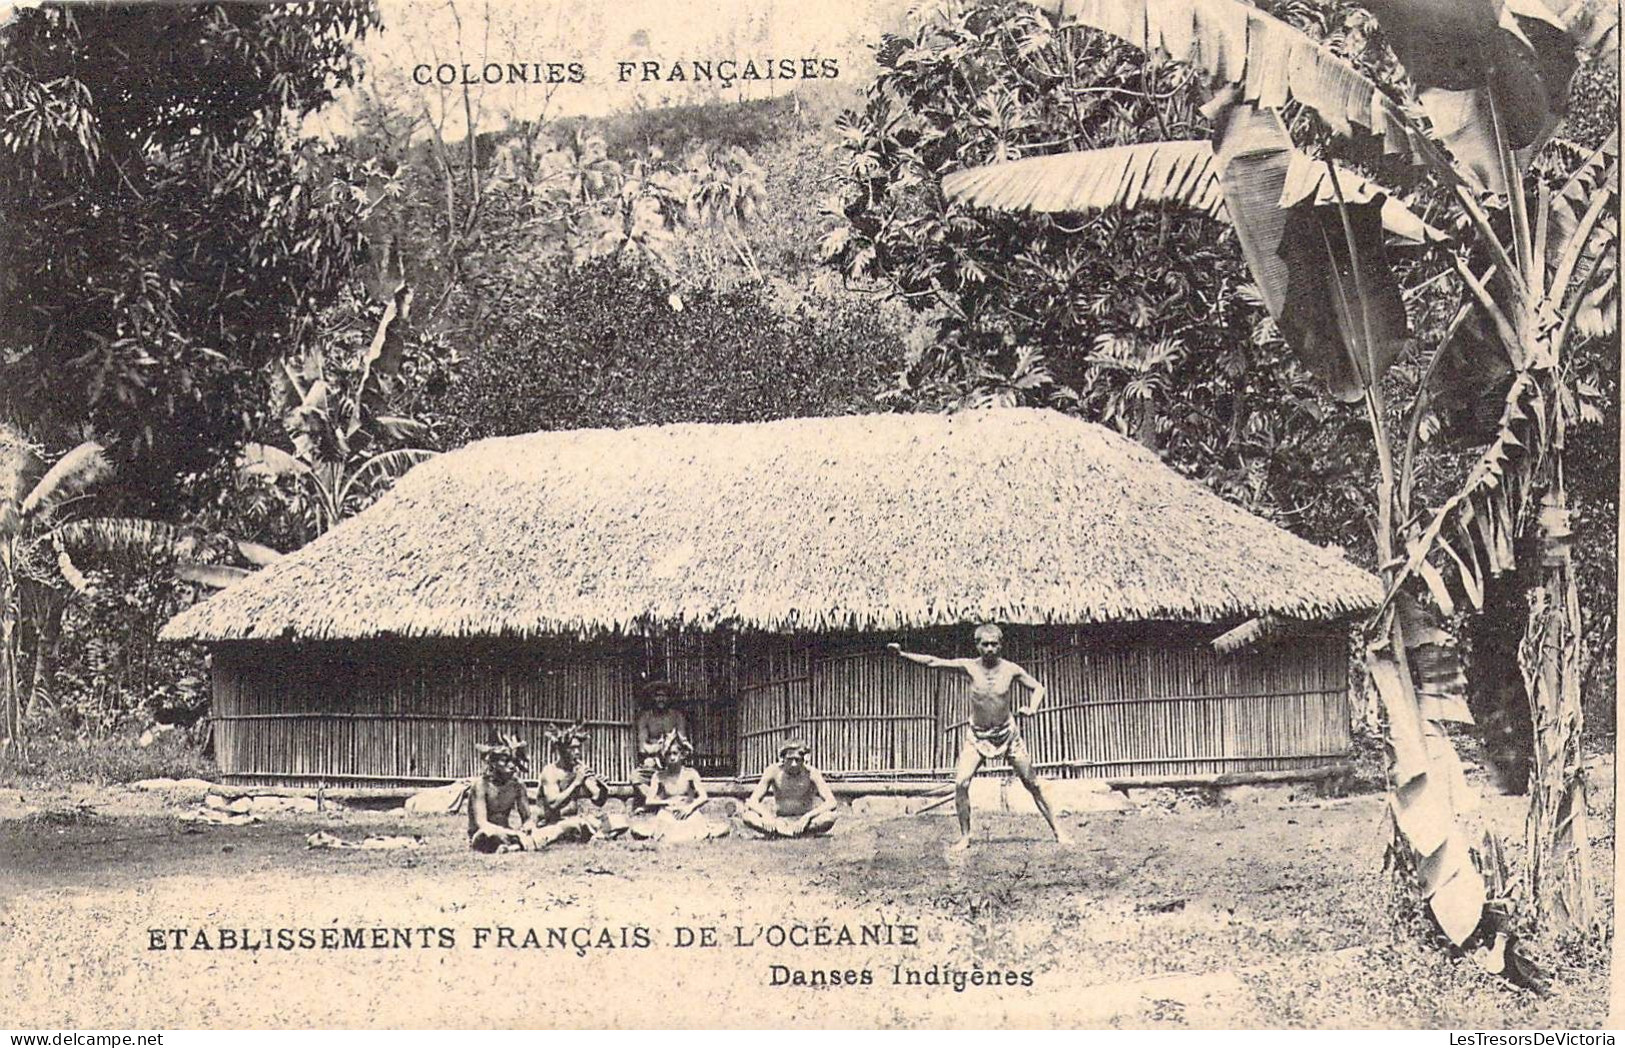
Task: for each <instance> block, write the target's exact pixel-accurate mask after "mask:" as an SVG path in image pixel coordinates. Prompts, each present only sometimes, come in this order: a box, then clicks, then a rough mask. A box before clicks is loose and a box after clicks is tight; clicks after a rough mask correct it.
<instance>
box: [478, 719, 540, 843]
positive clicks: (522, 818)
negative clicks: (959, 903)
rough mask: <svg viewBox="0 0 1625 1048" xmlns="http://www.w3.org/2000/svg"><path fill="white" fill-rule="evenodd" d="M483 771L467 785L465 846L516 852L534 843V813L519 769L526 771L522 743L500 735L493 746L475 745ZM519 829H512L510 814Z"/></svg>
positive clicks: (526, 765) (527, 767)
mask: <svg viewBox="0 0 1625 1048" xmlns="http://www.w3.org/2000/svg"><path fill="white" fill-rule="evenodd" d="M474 749H475V751H476V752H477V753H479V755H480V756H481V757H482V758H484V760H485V774H484V775H481V776H480V777H479V778H478V779H475V780H474V782H473V783H472V784H471V785H470V786H469V788H468V846H469V847H470V848H473V849H474V850H475V851H478V852H497V851H519V850H523V849H525V848H531V847H534V846H535V842H534V838H533V836H532V835H533V834H534V833H535V832H536V815H535V813H534V812H533V811H532V810H531V807H530V798H529V797H527V796H526V795H525V784H524V783H523V782H521V781H520V780H519V772H522V771H528V770H529V761H528V760H527V759H526V754H525V744H524V743H523V742H520V741H519V740H518V739H515V738H511V737H504V738H503V739H502V741H501V742H500V743H498V744H497V745H494V746H475V747H474ZM515 812H517V813H518V814H519V828H518V829H517V830H516V829H514V828H513V816H514V813H515Z"/></svg>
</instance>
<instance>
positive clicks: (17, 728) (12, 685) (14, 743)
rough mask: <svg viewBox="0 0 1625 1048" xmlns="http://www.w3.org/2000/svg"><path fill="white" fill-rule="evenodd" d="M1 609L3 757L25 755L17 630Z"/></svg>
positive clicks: (0, 732) (0, 753) (0, 726)
mask: <svg viewBox="0 0 1625 1048" xmlns="http://www.w3.org/2000/svg"><path fill="white" fill-rule="evenodd" d="M6 612H7V609H5V608H0V758H8V757H9V758H18V757H21V756H22V753H23V710H22V701H21V700H22V696H21V695H20V694H19V693H18V690H17V651H16V645H17V630H16V627H15V625H14V624H13V623H12V622H11V621H9V619H8V617H7V614H6Z"/></svg>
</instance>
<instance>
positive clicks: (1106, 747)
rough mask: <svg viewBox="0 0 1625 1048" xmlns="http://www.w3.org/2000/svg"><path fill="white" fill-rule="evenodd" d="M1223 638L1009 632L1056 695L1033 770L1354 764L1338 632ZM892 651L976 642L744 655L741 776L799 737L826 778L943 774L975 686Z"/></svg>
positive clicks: (1017, 657) (955, 638)
mask: <svg viewBox="0 0 1625 1048" xmlns="http://www.w3.org/2000/svg"><path fill="white" fill-rule="evenodd" d="M1218 632H1220V631H1219V630H1218V629H1215V628H1211V627H1209V628H1202V629H1190V628H1182V627H1173V626H1142V627H1135V628H1128V627H1089V628H1072V627H1061V628H1051V629H1015V628H1013V629H1007V630H1006V631H1005V656H1006V657H1007V658H1010V659H1012V660H1013V661H1015V662H1018V663H1020V664H1021V665H1022V666H1024V667H1025V668H1026V669H1027V671H1028V672H1029V673H1031V674H1032V675H1033V676H1034V677H1036V678H1037V679H1038V680H1039V681H1040V682H1041V683H1042V684H1044V685H1045V687H1046V688H1047V689H1048V695H1047V696H1046V698H1045V700H1044V705H1043V707H1042V708H1041V709H1040V711H1039V713H1038V715H1037V716H1035V717H1030V718H1025V719H1023V720H1022V722H1021V726H1022V732H1023V734H1024V736H1025V738H1026V740H1027V749H1028V752H1029V754H1030V755H1031V756H1032V759H1033V761H1034V763H1036V764H1037V765H1038V766H1039V767H1040V768H1041V769H1042V770H1043V771H1044V772H1045V773H1046V774H1047V775H1050V776H1054V777H1097V778H1120V777H1140V776H1152V775H1191V776H1199V775H1219V774H1223V773H1226V772H1237V771H1275V770H1290V769H1294V768H1311V767H1316V766H1318V765H1323V764H1325V763H1327V762H1328V761H1330V760H1333V759H1336V758H1338V757H1341V756H1344V755H1346V754H1347V753H1348V752H1349V749H1350V746H1351V744H1352V740H1351V737H1350V730H1349V725H1350V717H1349V703H1348V658H1347V641H1346V638H1345V636H1344V634H1342V633H1341V632H1336V631H1328V632H1327V633H1326V634H1324V635H1319V636H1311V637H1301V638H1295V639H1294V640H1292V641H1291V642H1290V643H1286V644H1282V645H1279V646H1274V647H1270V648H1266V649H1263V650H1260V651H1255V652H1248V653H1242V654H1236V655H1225V656H1221V655H1218V654H1215V653H1214V652H1213V651H1212V649H1211V648H1209V647H1208V646H1207V643H1206V642H1207V641H1208V640H1209V639H1211V637H1212V636H1213V635H1215V634H1216V633H1218ZM892 639H896V640H897V641H899V642H900V643H902V644H903V646H904V647H905V648H907V649H909V650H912V651H921V652H926V653H929V654H934V655H939V656H942V657H945V658H955V657H962V656H966V655H969V654H970V653H971V651H972V642H971V638H970V633H969V630H967V629H955V630H933V631H929V632H927V633H923V634H916V635H900V636H897V637H896V638H893V637H889V636H887V637H881V636H875V635H870V636H849V637H841V638H830V637H821V638H818V639H817V641H816V645H815V644H814V643H813V642H812V641H811V640H797V639H786V638H768V639H766V640H765V641H764V642H763V643H760V644H747V643H745V642H743V641H742V642H741V653H742V658H741V661H740V672H739V714H740V739H741V750H740V766H741V771H742V773H744V774H746V775H754V774H756V773H758V772H759V771H760V770H761V769H762V768H764V767H766V765H767V764H769V763H771V762H772V761H773V760H774V759H776V757H777V750H778V746H779V744H780V743H782V742H783V741H784V740H785V739H786V738H788V737H790V736H791V735H793V734H799V735H801V736H803V737H804V738H805V739H806V740H807V742H808V743H809V745H810V746H811V747H812V751H813V752H812V756H813V760H814V762H815V763H816V764H817V765H818V766H819V767H821V768H824V769H826V770H828V771H829V772H831V773H833V774H838V775H845V776H852V777H870V776H885V777H890V776H895V777H915V776H942V775H946V774H948V773H949V772H950V771H951V770H952V768H953V765H954V762H955V760H956V759H957V757H958V755H959V750H960V747H961V745H962V741H961V740H962V738H963V734H964V730H965V729H964V725H965V718H966V716H967V714H968V711H969V702H970V700H969V678H968V677H967V676H966V675H965V674H964V673H963V672H960V671H947V670H932V669H926V668H925V667H921V666H917V665H915V664H913V663H908V662H905V661H903V660H901V659H899V658H897V657H896V656H895V655H892V654H890V653H889V652H887V651H886V650H885V644H886V642H887V641H889V640H892ZM1018 690H1019V686H1018ZM1019 704H1020V703H1019V702H1018V703H1017V705H1019ZM991 763H992V766H993V767H994V768H995V769H998V768H1005V767H1007V764H1006V762H1004V761H1002V760H1000V761H994V762H991Z"/></svg>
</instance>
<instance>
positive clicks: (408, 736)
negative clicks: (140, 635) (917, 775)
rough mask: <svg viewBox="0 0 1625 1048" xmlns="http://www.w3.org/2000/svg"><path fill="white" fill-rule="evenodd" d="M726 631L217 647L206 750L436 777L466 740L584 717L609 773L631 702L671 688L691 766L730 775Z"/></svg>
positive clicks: (453, 774)
mask: <svg viewBox="0 0 1625 1048" xmlns="http://www.w3.org/2000/svg"><path fill="white" fill-rule="evenodd" d="M731 656H732V648H731V641H730V639H729V638H727V637H703V636H692V635H690V636H686V637H664V638H650V639H646V640H645V639H632V640H627V641H622V642H619V643H614V644H593V645H581V644H571V643H569V642H566V641H562V640H559V641H552V642H547V643H541V642H527V643H524V644H518V643H490V644H480V645H471V644H458V643H447V642H418V643H380V642H373V643H369V644H365V645H348V644H346V645H301V646H292V645H281V644H279V645H260V644H233V645H221V646H219V647H217V648H216V649H215V650H214V651H213V653H212V658H213V670H212V673H211V677H212V680H213V692H214V706H213V718H214V731H215V733H216V735H215V749H216V755H217V759H218V760H219V763H220V771H221V774H222V775H223V776H225V777H226V778H227V780H228V781H233V782H256V783H274V784H282V785H302V784H309V783H312V782H334V783H337V782H351V783H356V782H372V783H380V784H388V783H415V782H431V781H444V780H447V779H455V778H460V777H462V776H465V775H469V774H473V773H474V772H476V771H478V770H479V760H478V757H477V755H476V753H475V750H474V745H475V744H476V743H482V742H490V741H491V740H492V739H493V738H494V737H495V735H496V734H497V733H498V732H503V733H507V734H513V735H517V736H519V737H520V738H521V739H523V740H525V741H526V742H527V743H529V744H530V752H531V769H532V774H533V775H534V774H535V773H536V772H538V771H540V770H541V766H542V764H544V763H545V762H546V756H545V755H546V753H547V751H546V748H545V746H544V744H543V742H544V738H543V733H544V732H545V731H546V730H547V729H549V728H557V727H560V726H563V725H568V724H574V723H575V722H576V721H578V720H584V721H585V722H586V729H587V732H588V741H587V746H586V750H585V757H586V760H587V762H588V763H589V764H590V765H591V766H592V767H593V768H594V769H596V770H598V771H600V772H602V773H604V774H605V775H606V776H608V777H609V778H611V779H613V780H615V781H626V780H628V779H630V778H631V776H632V773H633V770H634V768H635V767H636V763H637V762H636V758H635V743H634V741H633V720H634V717H635V716H636V706H635V701H634V696H635V695H636V693H637V687H638V684H639V682H640V681H642V680H654V679H664V680H669V681H671V682H672V683H674V684H676V685H677V687H678V689H679V692H680V693H681V695H682V696H683V698H684V700H685V705H684V707H683V709H684V712H685V713H686V714H687V716H688V720H689V734H690V736H691V738H692V740H693V742H694V745H695V765H696V766H697V767H699V768H700V769H701V770H702V771H704V772H706V773H708V774H729V775H731V774H733V770H734V766H735V763H736V760H735V757H734V754H735V752H736V751H737V749H738V745H737V742H736V740H735V731H734V725H735V715H734V710H733V705H732V692H731V688H732V671H731V664H732V658H731Z"/></svg>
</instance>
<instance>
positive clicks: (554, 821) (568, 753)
mask: <svg viewBox="0 0 1625 1048" xmlns="http://www.w3.org/2000/svg"><path fill="white" fill-rule="evenodd" d="M548 737H549V741H550V742H551V744H552V747H553V763H551V764H549V765H548V766H547V767H545V768H543V769H542V776H541V787H542V788H541V802H542V828H541V829H539V830H537V831H536V841H537V843H538V844H544V845H545V844H552V843H554V842H555V841H590V840H592V839H593V838H594V837H596V836H598V834H599V833H600V832H608V833H611V834H613V833H615V832H624V831H625V829H626V823H625V821H624V820H615V821H611V820H607V819H606V818H605V816H604V813H603V812H601V811H593V812H590V813H589V812H588V811H587V810H586V808H587V806H588V805H592V806H593V807H595V808H602V807H603V806H604V802H605V801H606V800H608V799H609V787H608V786H606V785H604V781H603V780H602V779H600V778H599V777H598V774H597V773H596V772H594V771H593V770H592V769H591V768H589V767H588V766H587V762H586V761H585V760H584V759H583V758H582V749H583V748H584V747H585V746H586V742H587V733H586V732H585V731H584V730H582V728H581V727H579V726H575V727H570V728H566V729H564V730H563V731H560V732H558V733H557V734H552V733H550V734H549V736H548Z"/></svg>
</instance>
